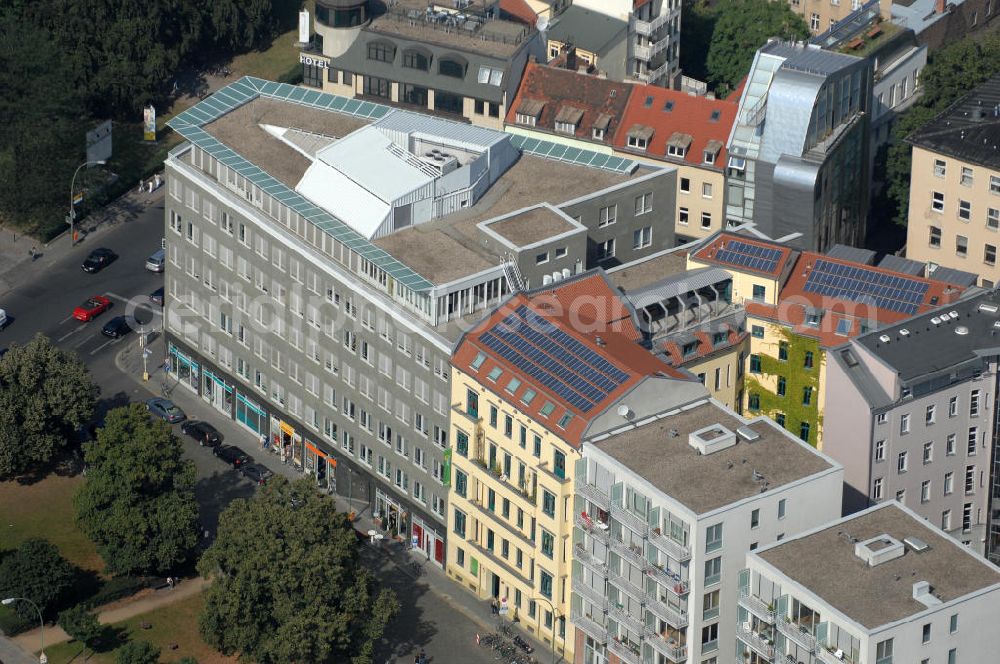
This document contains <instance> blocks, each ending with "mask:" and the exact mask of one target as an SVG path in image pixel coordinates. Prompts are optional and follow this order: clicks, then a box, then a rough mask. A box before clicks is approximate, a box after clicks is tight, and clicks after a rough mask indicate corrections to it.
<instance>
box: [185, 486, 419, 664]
mask: <svg viewBox="0 0 1000 664" xmlns="http://www.w3.org/2000/svg"><path fill="white" fill-rule="evenodd" d="M289 561H295V562H294V564H289ZM198 570H199V571H200V572H201V574H202V575H203V576H206V577H213V578H214V581H213V583H212V585H211V586H209V588H208V590H206V591H205V608H204V610H203V611H202V613H201V615H200V616H199V619H198V624H199V626H200V629H201V633H202V636H203V637H204V638H205V640H206V641H207V642H208V643H209V644H211V645H212V646H213V647H215V648H217V649H219V650H221V651H222V652H223V653H226V654H233V653H241V654H242V655H243V656H245V657H246V658H247V659H250V660H252V661H255V662H259V663H260V664H281V663H285V662H314V663H316V664H321V663H325V662H338V663H339V662H349V661H350V662H354V664H368V663H370V662H371V661H372V654H373V652H374V648H375V645H376V643H377V642H378V641H379V639H381V638H382V635H383V632H384V630H385V627H386V625H387V624H388V623H389V621H390V620H391V619H392V617H393V616H395V614H396V613H397V612H398V610H399V605H398V603H397V601H396V599H395V596H394V595H393V594H392V592H391V591H388V590H382V591H381V592H377V590H376V588H375V584H374V581H373V578H372V575H371V572H370V571H369V570H368V569H367V568H365V567H364V566H363V565H362V563H361V561H360V559H359V552H358V543H357V538H356V537H355V534H354V532H353V527H352V526H351V525H350V523H348V521H347V519H346V517H345V515H344V514H342V513H338V512H337V511H336V508H335V507H334V504H333V501H332V500H331V499H330V498H329V497H328V496H323V495H321V494H319V493H317V492H316V490H315V487H314V486H313V485H312V484H311V483H310V482H309V481H308V480H302V481H299V482H296V483H294V484H293V483H290V482H289V481H288V480H286V479H284V478H276V479H274V480H273V481H272V482H271V483H269V484H268V485H267V486H266V487H264V488H263V489H262V490H261V491H259V492H257V493H256V494H255V496H254V497H253V498H252V499H250V500H236V501H233V502H232V503H231V504H230V505H229V507H227V508H226V510H225V512H223V513H222V516H221V518H220V522H219V531H218V537H217V538H216V540H215V543H214V544H213V545H212V546H211V547H210V548H209V549H208V551H206V552H205V554H204V555H203V556H202V558H201V560H200V561H199V562H198Z"/></svg>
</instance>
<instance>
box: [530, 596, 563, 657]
mask: <svg viewBox="0 0 1000 664" xmlns="http://www.w3.org/2000/svg"><path fill="white" fill-rule="evenodd" d="M533 600H534V601H536V602H545V603H546V604H548V605H549V608H550V609H552V664H556V623H557V622H558V621H559V614H558V613H557V612H556V607H554V606H553V605H552V602H551V601H549V600H547V599H545V598H544V597H535V598H533Z"/></svg>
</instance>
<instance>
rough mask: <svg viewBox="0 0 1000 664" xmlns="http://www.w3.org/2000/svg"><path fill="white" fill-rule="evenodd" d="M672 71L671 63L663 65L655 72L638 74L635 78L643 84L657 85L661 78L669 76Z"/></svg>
mask: <svg viewBox="0 0 1000 664" xmlns="http://www.w3.org/2000/svg"><path fill="white" fill-rule="evenodd" d="M668 71H670V62H669V61H667V62H664V63H663V64H662V65H660V66H659V67H657V68H656V69H654V70H653V71H647V72H636V74H635V78H636V79H637V80H639V81H642V82H643V83H656V82H657V81H659V80H660V79H661V78H663V77H664V76H666V75H667V72H668Z"/></svg>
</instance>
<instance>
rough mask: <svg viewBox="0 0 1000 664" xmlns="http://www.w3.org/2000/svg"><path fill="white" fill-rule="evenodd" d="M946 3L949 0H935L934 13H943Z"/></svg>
mask: <svg viewBox="0 0 1000 664" xmlns="http://www.w3.org/2000/svg"><path fill="white" fill-rule="evenodd" d="M946 4H947V0H934V13H935V14H943V13H944V10H945V6H946Z"/></svg>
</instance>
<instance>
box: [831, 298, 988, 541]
mask: <svg viewBox="0 0 1000 664" xmlns="http://www.w3.org/2000/svg"><path fill="white" fill-rule="evenodd" d="M998 311H1000V296H998V295H997V293H996V292H994V291H991V292H988V293H980V294H978V295H973V296H971V297H968V298H966V299H963V300H961V301H959V302H954V303H952V304H950V305H947V306H944V307H940V308H938V309H936V310H935V311H932V312H927V313H923V314H922V315H920V316H916V317H913V318H910V319H908V320H904V321H901V322H899V323H897V324H895V325H892V326H889V327H885V328H883V329H882V330H879V331H877V332H871V333H869V334H865V335H861V336H859V337H857V338H856V339H854V340H853V341H852V342H851V343H850V344H848V345H845V346H842V347H841V348H838V349H836V350H834V351H831V352H830V353H829V358H830V359H829V360H828V368H827V403H826V412H825V424H824V429H825V433H826V436H827V439H828V442H827V444H826V445H825V446H824V451H825V452H826V453H827V454H829V455H830V456H832V457H833V458H835V459H837V460H838V461H840V462H841V463H842V464H843V465H844V468H845V481H846V483H847V485H848V486H847V487H846V488H845V505H844V507H845V511H847V512H850V511H855V510H858V509H862V508H864V507H867V506H868V505H870V504H873V503H878V502H883V501H889V500H893V499H895V500H897V501H899V502H900V503H902V504H905V505H906V506H907V507H909V508H910V509H912V510H913V511H914V512H916V513H918V514H919V515H920V516H921V517H922V518H924V519H926V520H927V521H928V522H929V523H930V524H932V525H933V526H935V527H938V528H940V529H942V530H943V531H945V532H946V533H948V534H950V535H952V536H953V537H954V538H955V539H957V540H959V541H961V542H963V543H964V544H966V545H967V546H969V547H970V548H971V549H972V550H973V551H976V552H978V553H980V554H983V553H984V552H987V553H989V554H990V555H991V556H994V557H995V556H996V555H997V554H998V553H1000V549H998V547H997V542H998V541H1000V539H998V535H1000V527H997V526H994V525H993V523H994V521H995V520H994V519H993V518H991V499H992V498H991V496H995V495H998V494H997V493H996V486H991V485H994V484H995V482H996V471H995V469H994V466H993V464H994V463H995V460H996V458H997V457H996V450H995V445H996V435H995V415H996V413H995V397H996V394H997V390H996V380H997V378H996V370H997V362H998V354H1000V352H998V351H997V348H996V346H997V344H996V339H995V337H996V335H997V333H998V331H1000V313H998ZM996 507H997V506H996V505H994V506H993V513H994V514H996Z"/></svg>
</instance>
